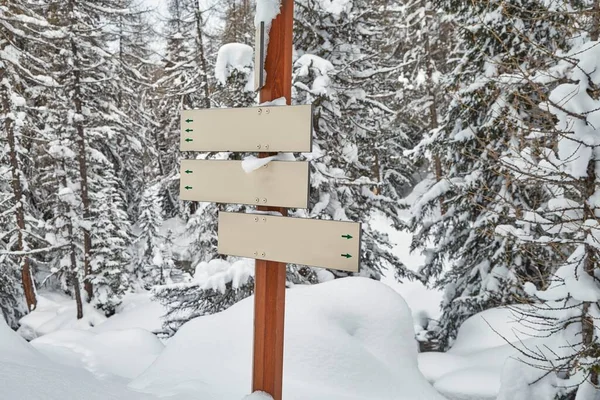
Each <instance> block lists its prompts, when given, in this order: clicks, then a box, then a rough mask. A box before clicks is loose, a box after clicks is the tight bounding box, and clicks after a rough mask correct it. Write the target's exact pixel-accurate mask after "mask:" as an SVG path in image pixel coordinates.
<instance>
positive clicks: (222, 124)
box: [181, 105, 313, 153]
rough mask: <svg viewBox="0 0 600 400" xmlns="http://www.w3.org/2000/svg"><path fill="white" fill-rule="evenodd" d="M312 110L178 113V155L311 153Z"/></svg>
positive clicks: (282, 108)
mask: <svg viewBox="0 0 600 400" xmlns="http://www.w3.org/2000/svg"><path fill="white" fill-rule="evenodd" d="M312 122H313V121H312V106H311V105H301V106H274V107H252V108H211V109H205V110H184V111H182V112H181V151H204V152H207V151H235V152H298V153H308V152H311V151H312Z"/></svg>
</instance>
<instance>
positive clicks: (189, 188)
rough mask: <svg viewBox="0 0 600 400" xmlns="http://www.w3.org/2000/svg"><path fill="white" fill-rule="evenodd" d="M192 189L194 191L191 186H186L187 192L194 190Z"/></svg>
mask: <svg viewBox="0 0 600 400" xmlns="http://www.w3.org/2000/svg"><path fill="white" fill-rule="evenodd" d="M192 189H193V187H191V186H186V187H185V190H192Z"/></svg>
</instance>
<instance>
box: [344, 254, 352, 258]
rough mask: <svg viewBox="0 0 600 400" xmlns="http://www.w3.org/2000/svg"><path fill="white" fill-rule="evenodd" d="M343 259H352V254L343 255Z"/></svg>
mask: <svg viewBox="0 0 600 400" xmlns="http://www.w3.org/2000/svg"><path fill="white" fill-rule="evenodd" d="M342 257H345V258H352V256H351V255H350V254H342Z"/></svg>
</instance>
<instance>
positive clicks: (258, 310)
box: [252, 0, 294, 400]
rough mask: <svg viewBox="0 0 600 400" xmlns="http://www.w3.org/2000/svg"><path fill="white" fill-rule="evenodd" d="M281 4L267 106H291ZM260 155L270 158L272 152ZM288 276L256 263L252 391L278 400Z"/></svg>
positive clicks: (272, 39)
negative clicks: (281, 103)
mask: <svg viewBox="0 0 600 400" xmlns="http://www.w3.org/2000/svg"><path fill="white" fill-rule="evenodd" d="M281 3H282V4H281V13H280V14H279V15H278V16H277V18H276V19H275V20H274V21H273V24H272V26H271V30H270V32H269V47H268V49H267V58H266V61H265V70H266V73H267V79H266V82H265V86H264V87H263V88H262V89H261V91H260V101H261V103H264V102H267V101H272V100H275V99H278V98H281V97H285V99H286V103H287V104H288V105H290V104H291V100H292V45H293V44H292V37H293V26H294V0H282V2H281ZM282 132H285V129H283V130H282ZM260 156H261V157H266V156H268V153H262V154H261V155H260ZM259 210H261V211H278V212H280V213H281V214H282V215H284V216H285V215H287V209H285V208H278V207H259ZM285 276H286V271H285V264H283V263H278V262H272V261H265V260H256V273H255V284H254V356H253V369H252V371H253V373H252V391H253V392H255V391H263V392H266V393H269V394H270V395H271V396H273V399H274V400H281V399H282V390H283V336H284V335H283V333H284V332H283V328H284V319H285V282H286V279H285Z"/></svg>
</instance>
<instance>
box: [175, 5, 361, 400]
mask: <svg viewBox="0 0 600 400" xmlns="http://www.w3.org/2000/svg"><path fill="white" fill-rule="evenodd" d="M280 11H281V12H280V14H279V15H278V16H277V18H276V19H275V20H273V23H272V25H271V28H270V31H269V40H268V41H267V40H265V26H264V23H261V25H260V26H259V28H258V29H257V39H256V43H257V48H256V53H257V54H256V56H255V70H256V71H255V87H256V89H257V90H258V89H260V101H261V103H266V102H271V101H273V100H276V99H280V98H285V100H286V104H287V106H277V107H272V106H269V107H253V108H245V109H210V110H186V111H183V112H182V115H181V133H182V135H181V150H182V151H206V152H215V151H232V152H233V151H237V152H259V157H267V156H269V155H270V154H269V153H271V152H310V151H312V125H313V121H312V106H290V103H291V94H292V33H293V20H294V1H293V0H282V2H281V10H280ZM266 42H268V49H267V50H268V51H266V50H265V43H266ZM265 51H266V56H265ZM263 61H264V63H263ZM264 72H266V76H265V74H264ZM180 185H181V187H180V188H181V199H182V200H194V201H210V202H217V203H237V204H251V205H257V206H258V210H259V211H260V213H255V214H239V213H225V212H221V213H220V214H219V233H218V236H219V253H221V254H225V255H232V256H239V257H249V258H255V259H256V271H255V279H254V281H255V287H254V354H253V372H252V391H253V392H254V391H263V392H266V393H269V394H270V395H271V396H272V397H273V399H274V400H281V399H282V388H283V338H284V332H283V330H284V317H285V284H286V264H285V263H288V262H289V263H295V264H302V265H310V266H315V267H325V268H331V269H338V270H343V271H350V272H358V269H359V264H360V238H361V227H360V224H358V223H353V222H339V221H323V220H311V219H300V218H288V217H287V208H282V207H293V208H308V194H309V164H308V163H307V162H280V161H271V162H270V163H269V164H267V166H266V167H261V168H258V169H257V170H255V171H252V172H249V173H246V172H245V171H244V170H243V168H242V166H241V162H240V161H217V160H185V161H182V164H181V175H180ZM273 212H275V213H277V214H278V215H281V216H275V215H272V213H273Z"/></svg>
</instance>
